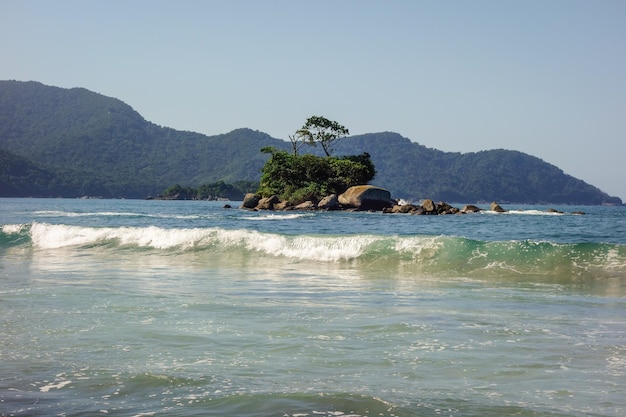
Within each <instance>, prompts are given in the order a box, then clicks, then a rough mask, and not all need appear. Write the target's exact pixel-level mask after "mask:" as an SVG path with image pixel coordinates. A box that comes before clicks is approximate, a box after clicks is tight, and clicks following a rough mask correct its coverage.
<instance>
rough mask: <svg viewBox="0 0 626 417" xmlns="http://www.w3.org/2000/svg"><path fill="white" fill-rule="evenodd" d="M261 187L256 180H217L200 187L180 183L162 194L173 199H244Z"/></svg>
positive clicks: (165, 197) (162, 196)
mask: <svg viewBox="0 0 626 417" xmlns="http://www.w3.org/2000/svg"><path fill="white" fill-rule="evenodd" d="M258 187H259V183H258V182H256V181H237V182H236V183H235V184H226V183H225V182H224V181H217V182H214V183H210V184H201V185H200V186H199V187H198V188H193V187H189V186H185V187H183V186H181V185H179V184H176V185H172V186H171V187H168V188H167V189H165V191H163V192H162V193H161V194H160V197H161V198H164V199H172V200H217V199H228V200H234V201H240V200H243V197H244V195H245V194H246V193H250V192H254V191H256V189H257V188H258Z"/></svg>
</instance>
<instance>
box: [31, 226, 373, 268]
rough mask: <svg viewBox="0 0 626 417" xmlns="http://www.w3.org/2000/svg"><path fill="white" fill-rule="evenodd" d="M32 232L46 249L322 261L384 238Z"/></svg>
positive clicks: (129, 230)
mask: <svg viewBox="0 0 626 417" xmlns="http://www.w3.org/2000/svg"><path fill="white" fill-rule="evenodd" d="M30 233H31V239H32V241H33V245H34V246H35V247H38V248H42V249H58V248H63V247H71V246H89V245H95V244H103V243H107V242H114V243H117V244H120V245H125V246H133V245H134V246H139V247H151V248H155V249H170V248H182V249H187V248H193V247H200V248H210V247H212V246H217V247H220V248H228V247H242V248H245V249H247V250H252V251H257V252H262V253H265V254H268V255H271V256H285V257H289V258H295V259H308V260H319V261H339V260H345V259H354V258H357V257H358V256H360V255H361V254H362V253H363V252H364V250H365V249H366V248H367V246H368V245H370V244H372V243H374V242H376V241H377V240H381V238H380V237H375V236H351V237H345V236H344V237H337V236H330V237H318V236H299V237H289V236H284V235H278V234H272V233H262V232H257V231H250V230H244V229H237V230H226V229H220V228H192V229H164V228H159V227H155V226H149V227H118V228H107V227H105V228H94V227H81V226H69V225H52V224H46V223H33V225H32V226H31V230H30Z"/></svg>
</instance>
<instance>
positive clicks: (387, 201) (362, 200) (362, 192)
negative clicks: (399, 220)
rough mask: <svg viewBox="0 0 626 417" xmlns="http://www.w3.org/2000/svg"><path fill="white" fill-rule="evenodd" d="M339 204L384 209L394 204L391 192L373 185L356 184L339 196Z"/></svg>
mask: <svg viewBox="0 0 626 417" xmlns="http://www.w3.org/2000/svg"><path fill="white" fill-rule="evenodd" d="M338 199H339V204H341V205H342V206H344V207H348V208H354V209H357V210H378V211H380V210H382V209H384V208H386V207H387V208H389V207H392V206H393V203H392V201H391V193H390V192H389V191H388V190H385V189H384V188H380V187H375V186H373V185H355V186H354V187H350V188H348V189H347V190H346V192H345V193H343V194H341V195H340V196H339V197H338Z"/></svg>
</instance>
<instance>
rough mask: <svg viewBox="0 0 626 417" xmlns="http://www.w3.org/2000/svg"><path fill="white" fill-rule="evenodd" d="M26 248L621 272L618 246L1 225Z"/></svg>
mask: <svg viewBox="0 0 626 417" xmlns="http://www.w3.org/2000/svg"><path fill="white" fill-rule="evenodd" d="M18 246H19V247H27V248H32V250H55V249H60V248H65V249H70V250H86V249H88V248H91V249H94V248H106V249H108V250H116V249H118V248H125V249H132V248H137V249H143V248H149V249H152V250H157V251H178V252H180V251H183V252H186V251H199V252H203V251H204V252H214V253H220V254H223V253H243V254H254V255H255V256H262V257H267V258H286V259H292V260H303V261H314V262H322V263H346V262H347V263H351V264H356V265H360V264H363V265H378V266H380V265H386V266H391V267H392V266H398V265H402V266H404V267H407V266H408V267H411V268H413V269H414V270H415V271H422V272H429V273H443V274H455V275H459V274H461V275H471V274H472V273H475V272H480V273H482V274H485V273H503V272H506V273H507V274H511V275H519V276H524V275H541V276H550V275H559V276H574V277H580V276H592V277H609V278H624V277H626V245H619V244H608V243H555V242H547V241H530V240H523V241H480V240H474V239H468V238H463V237H450V236H382V235H373V234H354V235H312V234H308V235H286V234H278V233H267V232H259V231H254V230H248V229H234V230H230V229H224V228H217V227H216V228H182V229H181V228H173V229H166V228H160V227H156V226H148V227H84V226H72V225H56V224H48V223H30V224H22V225H17V224H13V225H4V226H2V227H1V229H0V248H8V247H18Z"/></svg>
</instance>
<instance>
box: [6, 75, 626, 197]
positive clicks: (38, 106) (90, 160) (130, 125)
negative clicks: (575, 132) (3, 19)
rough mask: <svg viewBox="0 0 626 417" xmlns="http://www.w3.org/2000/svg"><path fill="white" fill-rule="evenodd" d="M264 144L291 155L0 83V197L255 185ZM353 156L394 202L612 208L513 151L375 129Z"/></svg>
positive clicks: (352, 148)
mask: <svg viewBox="0 0 626 417" xmlns="http://www.w3.org/2000/svg"><path fill="white" fill-rule="evenodd" d="M301 122H302V121H294V130H295V129H297V128H298V127H299V126H300V123H301ZM266 146H274V147H276V148H280V149H285V150H289V148H290V144H289V143H288V142H285V141H283V140H279V139H275V138H272V137H270V136H269V135H267V134H265V133H262V132H259V131H254V130H251V129H237V130H234V131H232V132H229V133H226V134H222V135H216V136H206V135H202V134H199V133H194V132H185V131H178V130H174V129H170V128H166V127H160V126H158V125H156V124H154V123H151V122H148V121H146V120H145V119H144V118H143V117H142V116H141V115H140V114H139V113H137V112H136V111H135V110H133V109H132V108H131V107H130V106H128V105H127V104H125V103H123V102H122V101H120V100H117V99H114V98H110V97H106V96H103V95H100V94H97V93H94V92H91V91H88V90H86V89H83V88H72V89H62V88H57V87H50V86H45V85H43V84H41V83H38V82H19V81H0V150H1V151H2V152H0V164H1V165H0V196H14V195H15V196H49V197H56V196H66V197H77V196H82V195H97V196H103V197H126V198H143V197H147V196H149V195H156V194H158V193H160V192H162V191H163V190H164V189H165V188H167V187H168V186H171V185H173V184H182V185H189V186H198V185H200V184H203V183H211V182H217V181H224V182H227V183H232V182H235V181H243V180H245V181H252V180H254V181H258V180H259V178H260V170H261V167H262V166H263V164H264V163H265V161H266V160H267V158H268V155H267V154H263V153H261V152H260V149H261V148H263V147H266ZM311 151H315V150H314V148H311ZM362 152H368V153H369V154H370V155H371V156H372V160H373V162H374V164H375V165H376V170H377V176H376V178H375V179H374V181H373V183H375V184H376V185H379V186H381V187H385V188H387V189H389V190H390V191H391V194H392V196H394V197H397V198H404V199H409V200H417V199H420V198H432V199H434V200H443V201H449V202H477V201H492V200H498V201H501V202H511V203H552V204H607V203H609V204H621V200H620V199H619V198H617V197H611V196H609V195H607V194H606V193H604V192H602V191H601V190H599V189H598V188H596V187H593V186H591V185H589V184H587V183H585V182H583V181H581V180H578V179H576V178H573V177H571V176H569V175H566V174H564V173H563V171H561V170H560V169H559V168H557V167H555V166H553V165H550V164H548V163H546V162H544V161H542V160H540V159H538V158H536V157H533V156H530V155H527V154H523V153H521V152H516V151H507V150H502V149H499V150H490V151H483V152H476V153H466V154H461V153H449V152H442V151H439V150H436V149H430V148H426V147H424V146H422V145H420V144H418V143H415V142H411V141H410V140H409V139H407V138H403V137H402V136H400V135H398V134H396V133H391V132H384V133H373V134H366V135H359V136H352V137H349V138H345V139H343V140H341V141H339V142H338V143H337V146H336V152H335V154H336V155H344V154H346V155H347V154H359V153H362Z"/></svg>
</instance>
